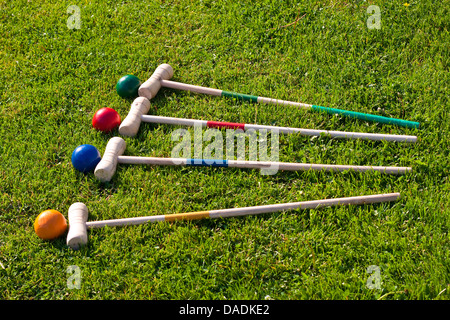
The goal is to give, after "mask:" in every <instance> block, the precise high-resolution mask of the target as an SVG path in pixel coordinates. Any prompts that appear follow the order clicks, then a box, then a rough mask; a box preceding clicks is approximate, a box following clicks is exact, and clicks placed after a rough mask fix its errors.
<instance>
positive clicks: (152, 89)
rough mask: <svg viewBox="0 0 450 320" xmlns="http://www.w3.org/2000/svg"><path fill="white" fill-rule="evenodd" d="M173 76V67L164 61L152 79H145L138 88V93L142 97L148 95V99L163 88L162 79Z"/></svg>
mask: <svg viewBox="0 0 450 320" xmlns="http://www.w3.org/2000/svg"><path fill="white" fill-rule="evenodd" d="M172 76H173V69H172V67H171V66H170V65H169V64H167V63H163V64H161V65H159V66H158V68H156V70H155V72H153V74H152V76H151V77H150V79H148V80H147V81H145V82H144V83H143V84H141V86H140V87H139V89H138V94H139V96H140V97H146V98H147V99H149V100H150V99H152V98H154V97H155V96H156V94H157V93H158V91H159V89H161V80H169V79H170V78H172Z"/></svg>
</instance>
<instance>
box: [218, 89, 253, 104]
mask: <svg viewBox="0 0 450 320" xmlns="http://www.w3.org/2000/svg"><path fill="white" fill-rule="evenodd" d="M222 97H227V98H236V99H239V100H244V101H251V102H258V97H257V96H252V95H250V94H242V93H236V92H229V91H222Z"/></svg>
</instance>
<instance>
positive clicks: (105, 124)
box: [92, 108, 120, 132]
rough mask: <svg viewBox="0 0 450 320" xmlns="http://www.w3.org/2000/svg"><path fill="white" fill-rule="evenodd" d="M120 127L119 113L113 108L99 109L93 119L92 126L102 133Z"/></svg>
mask: <svg viewBox="0 0 450 320" xmlns="http://www.w3.org/2000/svg"><path fill="white" fill-rule="evenodd" d="M119 125H120V116H119V113H118V112H117V111H116V110H114V109H112V108H101V109H99V110H98V111H97V112H96V113H95V114H94V117H93V118H92V126H93V127H94V128H95V129H97V130H100V131H103V132H108V131H111V130H113V129H115V128H116V127H118V126H119Z"/></svg>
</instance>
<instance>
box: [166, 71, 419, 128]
mask: <svg viewBox="0 0 450 320" xmlns="http://www.w3.org/2000/svg"><path fill="white" fill-rule="evenodd" d="M161 86H162V87H166V88H172V89H178V90H185V91H191V92H195V93H203V94H208V95H212V96H222V97H228V98H234V99H239V100H245V101H252V102H256V103H265V104H275V105H291V106H296V107H299V108H303V109H310V110H313V111H320V112H325V113H329V114H341V115H343V116H346V117H350V118H356V119H360V120H364V121H372V122H378V123H385V124H394V125H397V126H401V127H407V128H419V126H420V123H419V122H414V121H408V120H402V119H396V118H390V117H384V116H378V115H373V114H369V113H362V112H355V111H348V110H341V109H335V108H327V107H321V106H317V105H313V104H307V103H301V102H293V101H287V100H279V99H272V98H266V97H258V96H254V95H249V94H243V93H237V92H231V91H224V90H219V89H212V88H207V87H201V86H194V85H190V84H186V83H181V82H175V81H171V80H164V79H163V80H161Z"/></svg>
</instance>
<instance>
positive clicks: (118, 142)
mask: <svg viewBox="0 0 450 320" xmlns="http://www.w3.org/2000/svg"><path fill="white" fill-rule="evenodd" d="M125 148H126V142H125V140H123V139H122V138H120V137H113V138H111V139H110V140H109V141H108V143H107V144H106V148H105V153H104V154H103V157H102V159H101V160H100V162H99V163H98V164H97V166H96V167H95V170H94V175H95V177H96V178H97V179H98V180H100V181H102V182H107V181H109V180H111V178H112V177H113V175H114V173H115V172H116V168H117V162H118V157H119V156H120V155H122V154H123V153H124V152H125Z"/></svg>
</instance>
